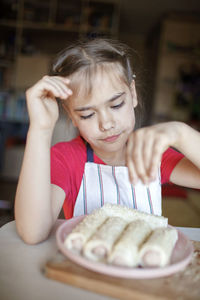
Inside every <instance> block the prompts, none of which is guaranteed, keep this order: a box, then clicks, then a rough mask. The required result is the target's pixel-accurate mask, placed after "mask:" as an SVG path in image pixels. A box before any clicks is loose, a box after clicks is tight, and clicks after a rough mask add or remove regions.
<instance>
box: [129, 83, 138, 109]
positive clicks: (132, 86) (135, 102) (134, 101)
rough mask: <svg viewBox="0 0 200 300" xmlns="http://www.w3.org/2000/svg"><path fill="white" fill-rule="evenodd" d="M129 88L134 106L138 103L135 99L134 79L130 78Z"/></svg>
mask: <svg viewBox="0 0 200 300" xmlns="http://www.w3.org/2000/svg"><path fill="white" fill-rule="evenodd" d="M130 90H131V95H132V98H133V107H134V108H135V107H136V106H137V105H138V100H137V92H136V88H135V80H132V82H131V84H130Z"/></svg>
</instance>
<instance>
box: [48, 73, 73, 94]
mask: <svg viewBox="0 0 200 300" xmlns="http://www.w3.org/2000/svg"><path fill="white" fill-rule="evenodd" d="M52 79H53V80H55V82H56V83H57V84H58V85H59V86H60V87H61V88H62V89H63V90H64V92H67V93H68V94H69V95H72V90H71V89H70V88H69V87H68V85H67V84H69V82H70V81H69V79H67V81H65V78H62V77H56V76H55V77H53V78H52ZM66 83H67V84H66Z"/></svg>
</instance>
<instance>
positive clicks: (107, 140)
mask: <svg viewBox="0 0 200 300" xmlns="http://www.w3.org/2000/svg"><path fill="white" fill-rule="evenodd" d="M119 136H120V134H117V135H112V136H108V137H107V138H105V139H103V141H104V142H107V143H112V142H115V141H116V140H117V139H118V137H119Z"/></svg>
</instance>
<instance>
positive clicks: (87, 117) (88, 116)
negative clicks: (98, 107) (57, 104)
mask: <svg viewBox="0 0 200 300" xmlns="http://www.w3.org/2000/svg"><path fill="white" fill-rule="evenodd" d="M93 115H94V113H92V114H90V115H87V116H80V118H81V119H83V120H86V119H89V118H91V117H92V116H93Z"/></svg>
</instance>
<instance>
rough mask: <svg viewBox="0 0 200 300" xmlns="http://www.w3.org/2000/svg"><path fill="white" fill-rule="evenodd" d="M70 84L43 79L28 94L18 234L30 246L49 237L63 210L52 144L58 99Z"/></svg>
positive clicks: (17, 200)
mask: <svg viewBox="0 0 200 300" xmlns="http://www.w3.org/2000/svg"><path fill="white" fill-rule="evenodd" d="M67 82H68V81H67V80H66V79H65V80H64V79H61V78H60V79H59V78H50V77H48V76H47V77H44V78H43V79H42V80H40V81H39V82H38V83H37V84H36V85H35V86H33V87H32V88H31V89H29V90H28V91H27V106H28V111H29V117H30V127H29V131H28V135H27V143H26V147H25V153H24V159H23V163H22V169H21V172H20V177H19V181H18V186H17V192H16V198H15V218H16V226H17V230H18V233H19V235H20V236H21V237H22V238H23V240H24V241H25V242H27V243H30V244H35V243H38V242H40V241H42V240H44V239H46V238H47V236H48V234H49V232H50V230H51V228H52V226H53V224H54V222H55V220H56V218H57V216H58V214H59V212H60V209H61V207H62V204H63V201H64V198H65V193H64V191H63V190H62V189H61V188H59V187H56V186H54V185H51V181H50V145H51V138H52V133H53V129H54V126H55V123H56V121H57V118H58V106H57V102H56V99H55V97H60V98H63V99H66V98H67V97H68V96H69V94H70V92H69V89H68V88H67V86H66V83H67Z"/></svg>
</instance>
